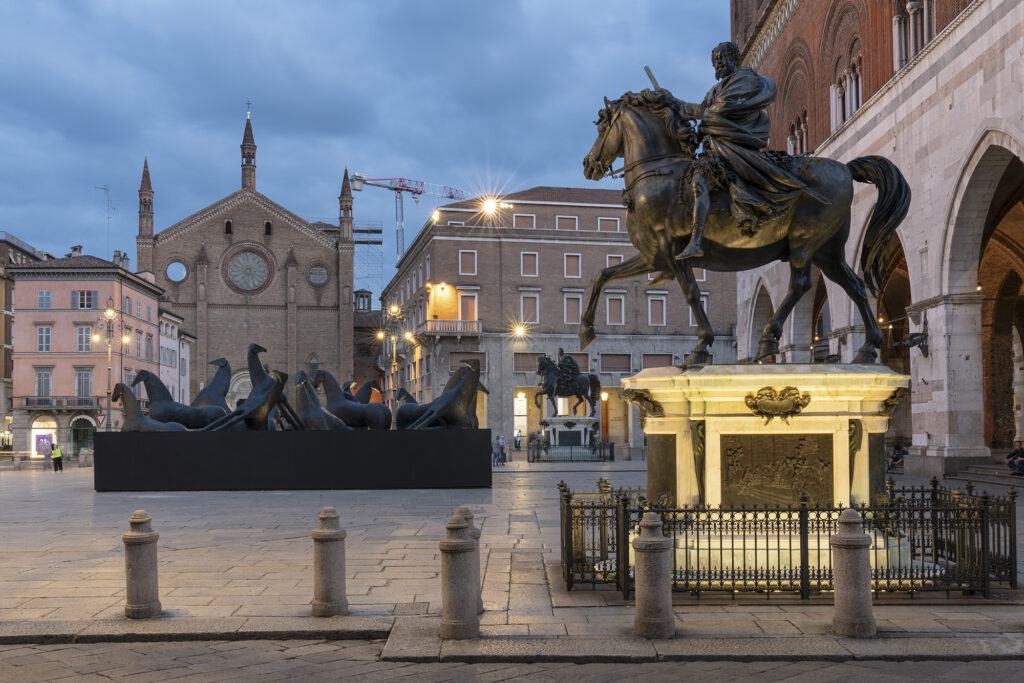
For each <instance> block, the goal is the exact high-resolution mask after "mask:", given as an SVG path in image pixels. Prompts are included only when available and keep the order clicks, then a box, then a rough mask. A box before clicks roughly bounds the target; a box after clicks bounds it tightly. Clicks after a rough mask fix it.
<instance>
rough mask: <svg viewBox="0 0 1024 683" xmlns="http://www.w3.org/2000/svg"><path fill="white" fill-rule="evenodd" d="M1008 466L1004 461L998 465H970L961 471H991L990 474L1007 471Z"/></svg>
mask: <svg viewBox="0 0 1024 683" xmlns="http://www.w3.org/2000/svg"><path fill="white" fill-rule="evenodd" d="M1009 469H1010V468H1008V467H1007V466H1006V464H1005V463H1001V464H999V465H970V466H968V467H967V468H966V469H964V470H961V472H981V473H986V474H987V473H992V474H1004V473H1005V472H1007V471H1009Z"/></svg>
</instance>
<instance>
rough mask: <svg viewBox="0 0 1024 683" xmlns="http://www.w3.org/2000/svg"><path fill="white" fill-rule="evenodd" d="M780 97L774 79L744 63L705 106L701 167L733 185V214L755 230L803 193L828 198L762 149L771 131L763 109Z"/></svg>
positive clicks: (715, 89)
mask: <svg viewBox="0 0 1024 683" xmlns="http://www.w3.org/2000/svg"><path fill="white" fill-rule="evenodd" d="M775 96H776V88H775V82H774V81H773V80H772V79H771V78H768V77H766V76H759V75H758V74H757V73H756V72H755V71H754V70H753V69H751V68H750V67H741V68H739V69H737V70H736V71H734V72H733V73H732V74H731V75H729V76H726V77H725V78H723V79H722V80H721V81H719V82H718V84H717V85H715V87H713V88H712V89H711V90H710V91H709V92H708V94H707V96H706V97H705V98H704V102H703V103H702V105H701V107H702V109H703V114H702V116H701V118H702V121H701V124H700V128H699V135H700V137H702V138H703V144H704V150H703V152H702V153H701V155H700V158H699V159H698V161H697V163H696V167H697V168H698V169H699V170H701V171H703V172H704V173H705V175H707V176H708V177H709V179H710V180H711V182H712V184H713V185H716V186H718V187H719V188H721V189H725V188H728V190H729V194H730V196H731V199H732V215H733V218H735V219H736V221H737V222H739V223H741V224H745V225H747V226H748V227H749V228H750V229H752V230H756V227H757V226H758V225H759V224H760V222H761V221H764V220H766V219H768V218H772V217H775V216H778V215H780V214H782V213H784V212H785V211H786V210H787V209H788V208H789V207H790V206H791V205H792V203H793V202H794V201H796V199H797V198H798V197H799V196H800V194H801V193H806V194H808V195H810V196H812V197H814V198H815V199H817V200H818V201H820V202H822V203H823V204H828V203H829V201H828V200H827V199H825V198H824V197H822V196H820V195H818V194H817V193H815V192H813V191H812V190H810V189H809V188H808V187H807V185H806V183H805V182H804V181H803V180H801V179H800V178H798V177H797V176H796V175H794V174H793V173H791V172H790V171H788V170H786V169H784V168H782V167H781V166H780V165H779V164H778V163H777V162H776V161H775V159H773V158H772V157H771V156H769V155H767V154H764V153H762V152H761V151H760V150H762V149H764V148H765V147H767V145H768V134H769V130H770V122H769V119H768V115H767V113H765V111H764V109H765V107H767V106H768V105H769V104H771V103H772V102H774V101H775ZM695 170H696V169H695Z"/></svg>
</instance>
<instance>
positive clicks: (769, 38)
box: [742, 0, 820, 71]
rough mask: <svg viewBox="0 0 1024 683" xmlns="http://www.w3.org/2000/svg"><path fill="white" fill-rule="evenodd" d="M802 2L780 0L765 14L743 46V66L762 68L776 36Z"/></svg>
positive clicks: (780, 32) (799, 0)
mask: <svg viewBox="0 0 1024 683" xmlns="http://www.w3.org/2000/svg"><path fill="white" fill-rule="evenodd" d="M819 1H820V0H819ZM800 2H801V0H778V2H776V3H775V6H774V7H772V9H771V10H770V11H768V12H766V13H765V14H764V15H763V17H764V18H763V20H762V21H761V22H760V23H759V24H758V26H757V28H756V29H755V30H754V35H753V37H752V38H751V40H748V41H747V44H746V45H745V46H744V48H743V54H742V64H743V66H749V67H751V68H752V69H754V70H755V71H756V70H757V69H758V68H760V66H761V64H762V63H763V62H764V58H765V57H767V56H768V51H769V50H771V49H772V46H773V45H774V44H775V40H776V38H778V37H779V36H780V35H782V31H783V29H785V28H786V24H787V23H789V20H790V19H791V18H792V17H793V13H794V12H796V10H797V8H798V7H799V6H800Z"/></svg>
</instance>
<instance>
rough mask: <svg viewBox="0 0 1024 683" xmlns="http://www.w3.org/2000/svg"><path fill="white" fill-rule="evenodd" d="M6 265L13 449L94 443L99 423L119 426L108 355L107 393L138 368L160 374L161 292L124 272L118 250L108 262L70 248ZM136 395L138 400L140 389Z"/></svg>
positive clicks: (69, 448)
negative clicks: (11, 312)
mask: <svg viewBox="0 0 1024 683" xmlns="http://www.w3.org/2000/svg"><path fill="white" fill-rule="evenodd" d="M7 270H8V273H9V275H10V276H11V277H12V278H13V279H14V281H15V287H14V309H15V311H16V315H15V317H14V354H13V355H14V387H13V394H14V406H13V407H14V411H13V415H14V420H13V431H14V450H15V451H29V452H30V453H31V454H32V455H37V454H38V453H39V452H40V451H41V450H47V449H46V448H45V447H44V446H42V444H43V443H44V442H47V441H53V440H54V439H56V440H57V441H58V442H59V443H61V445H63V446H65V447H66V448H65V453H67V454H68V455H72V456H75V455H77V454H78V452H79V451H80V450H81V449H84V448H88V449H91V448H92V435H93V433H94V432H95V431H96V430H97V429H107V428H108V425H109V428H110V429H112V430H118V429H120V427H121V423H122V421H123V415H122V412H121V406H120V405H119V404H113V405H112V410H111V414H110V415H109V416H108V415H107V391H108V381H107V377H108V360H109V367H110V372H109V376H110V383H109V389H111V390H112V389H113V387H114V385H115V384H116V383H118V382H124V383H126V384H128V385H130V384H131V381H132V380H133V379H134V377H135V375H136V373H138V372H139V371H140V370H149V371H150V372H152V373H153V374H155V375H157V376H159V375H160V368H159V328H158V319H159V315H160V314H159V310H158V300H159V298H160V296H161V295H162V294H163V290H161V289H160V288H159V287H157V286H156V285H155V284H153V283H152V282H150V281H149V280H148V279H146V277H145V276H144V275H137V274H134V273H132V272H130V270H129V265H128V259H127V257H123V256H121V254H120V252H114V261H113V262H112V261H107V260H104V259H101V258H97V257H95V256H89V255H85V254H82V253H81V247H73V248H72V253H71V254H70V255H68V256H66V257H64V258H59V259H52V260H48V261H40V262H36V263H26V264H22V265H12V266H8V269H7ZM108 309H109V311H108ZM108 338H109V346H108ZM108 348H109V353H108ZM136 395H137V396H138V397H140V398H143V399H144V398H145V391H144V390H143V389H142V386H141V385H140V386H139V387H137V388H136ZM108 420H109V422H108Z"/></svg>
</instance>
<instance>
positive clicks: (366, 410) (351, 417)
mask: <svg viewBox="0 0 1024 683" xmlns="http://www.w3.org/2000/svg"><path fill="white" fill-rule="evenodd" d="M313 384H314V386H317V387H320V386H322V387H323V388H324V393H325V394H326V396H327V400H326V401H325V403H324V407H325V408H326V409H327V411H328V412H330V413H331V414H333V415H334V416H335V417H337V418H339V419H340V420H342V421H343V422H344V423H345V424H346V425H348V426H349V427H352V428H353V429H391V411H390V410H388V407H387V406H386V405H384V404H383V403H359V402H357V401H353V400H352V399H349V398H346V397H345V392H344V391H343V390H342V388H341V387H340V386H339V385H338V380H336V379H335V378H334V375H332V374H331V373H329V372H327V371H326V370H317V371H316V374H315V375H314V376H313Z"/></svg>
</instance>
